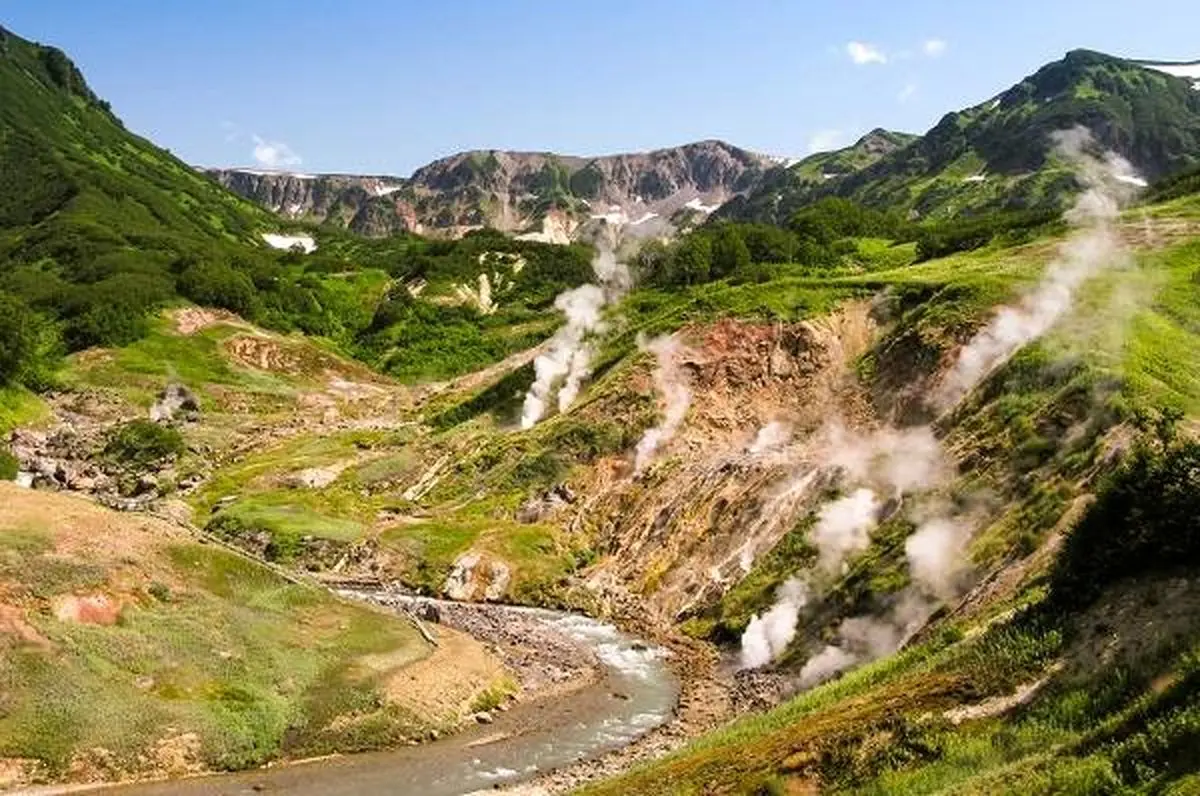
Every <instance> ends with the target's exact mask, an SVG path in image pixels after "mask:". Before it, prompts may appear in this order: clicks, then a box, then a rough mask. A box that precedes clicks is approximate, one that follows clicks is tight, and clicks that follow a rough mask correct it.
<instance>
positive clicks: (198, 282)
mask: <svg viewBox="0 0 1200 796" xmlns="http://www.w3.org/2000/svg"><path fill="white" fill-rule="evenodd" d="M179 292H180V293H182V294H183V295H185V296H187V297H188V298H189V299H191V300H192V301H194V302H196V303H197V304H204V305H206V306H209V307H222V308H224V309H227V310H230V311H232V312H236V313H238V314H239V315H242V316H245V317H253V315H254V309H255V303H256V299H257V296H256V295H255V290H254V283H253V282H251V281H250V277H248V276H246V275H245V274H244V273H242V272H241V271H236V270H234V269H233V268H231V267H230V266H229V265H227V264H225V263H223V262H217V261H213V260H205V261H202V262H198V263H193V264H192V265H189V266H188V267H187V268H186V269H184V271H183V273H182V274H180V275H179Z"/></svg>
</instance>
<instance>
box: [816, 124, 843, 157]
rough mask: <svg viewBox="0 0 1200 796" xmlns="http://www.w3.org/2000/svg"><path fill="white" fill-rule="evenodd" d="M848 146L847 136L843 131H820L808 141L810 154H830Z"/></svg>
mask: <svg viewBox="0 0 1200 796" xmlns="http://www.w3.org/2000/svg"><path fill="white" fill-rule="evenodd" d="M845 144H846V134H845V133H843V132H842V131H841V130H818V131H817V132H815V133H813V134H812V136H810V137H809V139H808V153H809V154H810V155H811V154H812V153H813V152H828V151H830V150H832V149H839V148H841V147H843V146H845Z"/></svg>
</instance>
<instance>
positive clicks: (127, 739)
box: [0, 485, 428, 777]
mask: <svg viewBox="0 0 1200 796" xmlns="http://www.w3.org/2000/svg"><path fill="white" fill-rule="evenodd" d="M0 500H3V502H4V505H5V511H4V512H3V514H2V515H0V605H3V606H4V609H5V611H6V612H7V613H5V614H4V616H5V617H6V619H11V617H12V616H14V615H15V616H17V617H18V619H17V622H18V624H19V625H24V626H25V627H27V628H28V629H29V630H30V633H29V635H28V636H27V638H26V641H25V642H24V643H21V642H20V641H18V640H17V638H14V636H12V635H7V636H3V637H0V639H2V640H0V644H2V645H3V646H2V647H0V648H2V649H3V650H4V654H3V655H0V682H2V683H3V688H2V689H0V693H3V698H2V702H0V704H3V711H2V712H0V757H15V758H28V759H32V760H35V761H37V762H38V764H39V768H38V771H39V772H40V773H41V774H42V775H45V776H49V777H60V776H62V775H64V774H66V773H67V772H68V769H69V768H70V767H71V765H72V763H75V764H76V765H77V766H78V765H81V761H86V760H89V759H90V761H91V762H90V763H87V764H85V765H84V768H85V769H87V768H89V767H91V768H93V770H95V769H99V770H100V771H101V772H102V773H105V774H107V775H109V776H112V775H113V774H117V773H124V774H130V773H137V772H138V771H145V770H148V769H149V770H152V769H155V768H156V767H160V766H163V765H166V763H165V762H164V761H163V760H162V759H160V758H159V757H157V756H156V754H157V753H156V751H155V750H156V747H157V745H158V744H159V743H160V742H162V741H164V739H168V738H173V739H181V738H182V739H185V741H184V746H185V747H186V748H188V749H189V750H191V751H190V756H191V757H192V759H191V760H190V761H189V762H191V763H196V764H201V765H204V766H207V767H212V768H236V767H243V766H248V765H256V764H261V763H263V762H266V761H268V760H270V759H273V758H276V757H279V756H305V755H309V754H316V753H323V752H326V751H330V750H334V749H359V748H370V747H372V746H376V745H380V744H385V743H393V742H395V741H397V740H398V739H400V738H404V737H410V736H418V737H419V736H421V735H422V734H423V733H424V732H425V731H426V730H427V729H428V728H427V727H426V726H425V719H424V718H423V717H420V716H415V715H411V714H405V713H404V712H403V711H402V710H400V709H398V708H396V707H394V706H389V705H388V703H387V702H386V700H384V699H382V697H381V691H380V690H379V689H380V686H381V683H382V682H383V680H384V678H385V677H386V675H388V674H389V673H390V672H391V671H392V670H395V669H398V668H400V667H401V666H403V665H405V664H406V663H407V662H411V661H415V660H418V659H420V658H422V657H424V656H425V655H426V654H427V652H428V649H427V645H426V644H425V642H424V641H422V640H421V638H420V636H419V635H418V634H417V632H416V631H415V629H413V628H412V627H411V626H410V625H408V624H406V623H404V622H402V621H399V620H397V619H395V618H393V617H389V616H387V615H385V614H381V613H377V612H375V611H372V610H368V609H365V608H361V607H358V606H354V605H350V604H346V603H343V602H340V601H338V600H335V599H333V598H331V597H330V596H329V595H328V594H327V593H326V592H324V591H323V590H320V589H316V588H312V587H306V586H298V585H293V584H291V583H288V582H286V581H284V580H283V579H282V578H280V577H279V576H277V575H275V574H274V573H272V572H271V571H269V570H267V569H266V568H264V567H262V566H261V565H258V564H254V563H251V562H249V561H247V560H246V559H244V558H241V557H239V556H235V555H233V554H231V553H229V552H226V551H224V550H222V549H220V548H217V547H213V546H204V545H200V544H197V543H196V542H195V541H194V540H192V539H190V538H189V537H187V535H185V534H182V533H180V532H179V531H178V530H176V529H174V528H173V527H171V526H167V525H165V524H163V523H159V522H157V521H153V520H149V519H146V518H138V517H133V516H128V515H120V514H115V513H113V512H109V511H107V510H105V509H102V508H99V507H96V506H94V505H92V504H89V503H86V502H84V501H81V500H78V499H73V498H67V497H58V496H54V495H46V494H41V493H31V492H25V491H21V490H17V489H14V488H13V487H11V486H8V485H0ZM68 595H79V596H86V595H108V596H109V597H110V598H112V599H113V600H116V601H119V602H120V604H121V605H122V606H123V608H122V610H121V612H120V616H119V618H118V619H117V621H116V623H115V624H112V625H101V624H87V623H81V622H72V621H64V620H62V619H60V618H58V616H57V615H56V606H58V605H59V604H60V602H61V600H62V599H63V598H64V597H65V596H68ZM366 655H376V656H378V655H386V656H388V657H387V660H389V662H390V664H389V665H390V666H391V669H389V670H388V671H375V670H372V669H368V668H364V667H363V666H362V665H360V664H359V660H360V659H361V658H362V656H366ZM351 713H353V714H355V716H356V719H355V721H351V722H347V721H342V722H336V721H335V720H336V719H337V718H338V717H339V716H343V715H345V714H351ZM97 750H107V752H103V751H97ZM75 773H76V775H78V773H79V772H78V770H77V771H76V772H75Z"/></svg>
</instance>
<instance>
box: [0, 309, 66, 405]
mask: <svg viewBox="0 0 1200 796" xmlns="http://www.w3.org/2000/svg"><path fill="white" fill-rule="evenodd" d="M58 352H59V341H58V333H57V330H56V329H55V328H54V326H53V325H52V324H51V323H50V322H49V321H47V320H46V319H45V318H43V317H42V316H41V315H39V314H37V313H36V312H34V311H33V310H32V309H30V308H29V306H28V305H26V304H25V302H23V301H21V300H20V299H18V298H17V297H16V296H12V295H9V294H7V293H0V386H8V385H12V384H21V385H24V386H26V387H30V388H32V389H42V388H44V387H46V386H47V385H48V383H49V380H50V376H51V374H52V372H53V370H54V365H55V363H56V361H57V359H58Z"/></svg>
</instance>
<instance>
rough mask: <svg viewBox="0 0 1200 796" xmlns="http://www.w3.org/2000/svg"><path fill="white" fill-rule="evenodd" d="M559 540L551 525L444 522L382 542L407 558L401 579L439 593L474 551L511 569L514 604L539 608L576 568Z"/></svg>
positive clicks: (402, 530)
mask: <svg viewBox="0 0 1200 796" xmlns="http://www.w3.org/2000/svg"><path fill="white" fill-rule="evenodd" d="M560 536H561V533H560V532H559V531H558V530H557V529H556V528H554V527H552V526H548V525H522V524H520V523H515V522H512V521H511V520H496V519H487V518H456V517H445V518H439V519H436V520H429V521H425V522H419V523H412V524H405V525H400V526H397V527H395V528H392V529H390V530H387V531H385V532H384V533H383V535H382V537H381V543H382V544H383V545H384V546H385V547H386V548H389V549H392V550H395V551H397V552H399V553H400V554H401V555H402V556H403V557H404V559H405V564H404V565H403V569H402V570H401V572H400V573H399V574H402V575H403V576H404V578H405V580H407V581H409V582H411V583H412V584H413V585H415V586H418V587H421V588H423V589H425V590H427V591H431V592H437V591H439V590H440V589H441V587H442V584H443V583H444V582H445V580H446V576H447V575H448V574H449V573H450V570H451V568H452V567H453V565H454V562H455V560H456V559H458V558H459V557H460V556H462V555H463V554H465V553H467V552H468V551H475V552H479V553H483V554H484V555H485V558H495V559H499V560H500V561H503V562H504V563H505V564H506V565H508V567H509V569H510V576H511V582H510V586H509V595H508V596H509V598H510V599H513V600H516V601H518V602H525V603H531V604H539V603H543V602H545V601H546V600H547V599H548V598H550V597H551V596H552V595H553V594H554V591H555V588H556V587H557V586H558V584H559V582H560V581H561V580H562V579H563V578H564V577H565V576H566V574H567V573H568V572H570V570H571V569H573V568H574V558H573V556H572V554H571V551H570V550H569V549H568V546H567V545H566V544H565V543H564V542H563V541H562V540H561V539H560Z"/></svg>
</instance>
